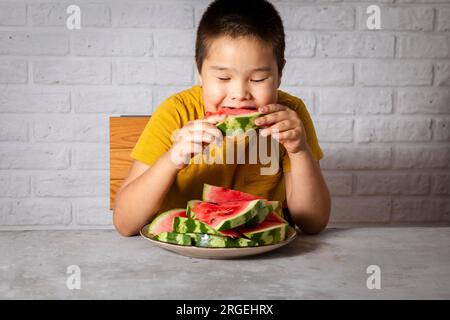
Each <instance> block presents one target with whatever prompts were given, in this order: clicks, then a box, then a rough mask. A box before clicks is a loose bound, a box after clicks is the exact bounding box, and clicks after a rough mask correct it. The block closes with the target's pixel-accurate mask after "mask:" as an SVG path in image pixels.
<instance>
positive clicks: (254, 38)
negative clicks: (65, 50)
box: [114, 0, 330, 236]
mask: <svg viewBox="0 0 450 320" xmlns="http://www.w3.org/2000/svg"><path fill="white" fill-rule="evenodd" d="M284 49H285V42H284V30H283V24H282V21H281V18H280V16H279V14H278V12H277V11H276V10H275V8H274V7H273V6H272V4H270V3H269V2H267V1H266V0H246V1H241V0H216V1H214V2H213V3H211V4H210V6H209V7H208V8H207V10H206V11H205V13H204V14H203V16H202V19H201V21H200V24H199V27H198V30H197V40H196V52H195V59H196V64H197V70H198V79H199V83H200V85H199V86H198V85H197V86H193V87H192V88H191V89H188V90H185V91H182V92H180V93H177V94H175V95H172V96H171V97H169V98H168V99H166V100H165V101H164V102H163V103H162V104H161V105H160V106H159V107H158V108H157V110H156V111H155V112H154V114H153V115H152V117H151V119H150V121H149V122H148V124H147V126H146V128H145V129H144V131H143V133H142V135H141V137H140V138H139V141H138V142H137V144H136V146H135V148H134V149H133V151H132V153H131V157H132V158H134V159H135V161H134V163H133V165H132V167H131V169H130V172H129V174H128V177H127V178H126V179H125V181H124V183H123V185H122V186H121V188H120V190H119V191H118V193H117V197H116V202H115V206H114V225H115V227H116V229H117V230H118V231H119V233H120V234H122V235H124V236H131V235H135V234H138V233H139V230H140V229H141V228H142V226H144V225H145V224H146V223H148V222H149V221H150V220H152V219H153V218H154V217H155V215H156V214H158V213H161V212H163V211H166V210H169V209H173V208H184V207H186V203H187V201H188V200H192V199H199V198H201V192H202V188H203V184H204V183H208V184H211V185H218V186H222V187H226V188H231V189H236V190H240V191H244V192H248V193H252V194H255V195H258V196H262V197H265V198H267V199H269V200H279V201H282V202H283V204H284V206H287V208H288V212H289V215H290V217H288V218H291V220H293V222H294V223H295V224H296V225H297V226H298V227H299V228H300V229H301V230H302V231H303V232H305V233H309V234H316V233H318V232H320V231H321V230H323V229H324V228H325V226H326V225H327V223H328V219H329V214H330V195H329V191H328V188H327V185H326V183H325V181H324V179H323V176H322V173H321V170H320V166H319V162H318V161H319V160H320V159H321V158H322V157H323V153H322V150H321V149H320V146H319V144H318V142H317V138H316V134H315V131H314V127H313V123H312V121H311V118H310V116H309V113H308V111H307V110H306V107H305V105H304V104H303V102H302V101H301V100H300V99H298V98H296V97H294V96H291V95H289V94H287V93H284V92H282V91H280V90H278V88H279V86H280V83H281V75H282V70H283V67H284V64H285V59H284ZM219 107H228V108H252V109H255V111H256V110H258V111H259V112H261V113H262V115H261V116H260V117H259V118H258V119H257V120H256V122H255V123H256V125H258V126H259V127H261V131H260V134H261V136H262V137H268V136H270V135H272V136H273V137H274V138H276V139H277V141H278V142H279V146H280V148H279V150H280V154H281V156H280V160H281V161H282V163H281V167H282V170H278V172H276V173H275V174H272V175H261V174H260V168H261V166H260V165H254V164H235V163H231V164H229V163H223V164H216V163H213V164H205V163H201V164H192V163H190V162H189V161H190V160H192V157H194V156H195V155H198V154H200V153H202V151H203V150H204V148H205V146H207V145H208V144H210V143H212V142H213V141H214V139H221V138H222V134H221V132H220V131H219V130H218V129H217V127H216V126H215V124H217V123H218V122H220V121H221V120H223V116H219V115H212V116H209V117H206V118H205V113H206V112H213V113H214V112H216V111H217V110H218V108H219ZM177 130H178V131H177ZM274 133H278V134H274Z"/></svg>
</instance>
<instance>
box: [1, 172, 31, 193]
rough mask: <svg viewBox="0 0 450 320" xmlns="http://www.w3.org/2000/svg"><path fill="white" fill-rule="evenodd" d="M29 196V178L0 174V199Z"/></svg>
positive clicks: (12, 174)
mask: <svg viewBox="0 0 450 320" xmlns="http://www.w3.org/2000/svg"><path fill="white" fill-rule="evenodd" d="M28 196H30V177H29V176H26V175H22V174H15V173H7V174H0V197H2V198H3V197H14V198H23V197H28Z"/></svg>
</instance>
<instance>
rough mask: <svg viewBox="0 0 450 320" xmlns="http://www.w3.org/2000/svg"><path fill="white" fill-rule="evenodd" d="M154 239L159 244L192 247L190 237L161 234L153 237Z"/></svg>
mask: <svg viewBox="0 0 450 320" xmlns="http://www.w3.org/2000/svg"><path fill="white" fill-rule="evenodd" d="M154 239H155V240H158V241H161V242H167V243H172V244H177V245H180V246H190V245H192V237H191V236H190V235H188V234H182V233H177V232H167V231H166V232H161V233H160V234H158V235H157V236H155V238H154Z"/></svg>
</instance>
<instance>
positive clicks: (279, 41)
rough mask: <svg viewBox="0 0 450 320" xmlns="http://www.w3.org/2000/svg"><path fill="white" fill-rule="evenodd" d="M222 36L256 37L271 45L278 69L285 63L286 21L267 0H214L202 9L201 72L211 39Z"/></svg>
mask: <svg viewBox="0 0 450 320" xmlns="http://www.w3.org/2000/svg"><path fill="white" fill-rule="evenodd" d="M221 36H229V37H231V38H239V37H243V36H249V37H254V38H256V39H259V40H262V41H263V42H264V43H266V44H268V45H270V46H271V47H272V50H273V54H274V56H275V59H276V60H277V66H278V72H279V74H280V75H281V72H282V70H283V67H284V63H285V61H284V50H285V47H286V44H285V34H284V28H283V21H282V20H281V17H280V15H279V13H278V11H277V10H276V9H275V8H274V6H273V5H272V4H271V3H270V2H268V1H266V0H215V1H213V2H212V3H211V4H210V5H209V6H208V8H207V9H206V10H205V12H204V13H203V16H202V18H201V20H200V23H199V26H198V28H197V39H196V43H195V61H196V64H197V69H198V72H199V73H200V72H201V69H202V64H203V61H204V59H205V58H206V56H207V53H208V48H209V46H210V44H211V41H212V40H214V39H216V38H219V37H221Z"/></svg>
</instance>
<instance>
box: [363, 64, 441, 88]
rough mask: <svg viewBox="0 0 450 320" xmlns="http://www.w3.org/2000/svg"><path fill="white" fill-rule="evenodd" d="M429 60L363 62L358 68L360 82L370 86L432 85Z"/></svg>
mask: <svg viewBox="0 0 450 320" xmlns="http://www.w3.org/2000/svg"><path fill="white" fill-rule="evenodd" d="M431 69H432V68H431V64H430V63H428V62H422V61H421V62H405V61H401V62H399V61H379V62H374V61H371V62H362V63H361V64H360V65H359V68H358V79H359V83H360V84H362V85H368V86H377V85H379V86H408V85H430V84H431V80H432V71H431Z"/></svg>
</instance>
